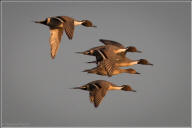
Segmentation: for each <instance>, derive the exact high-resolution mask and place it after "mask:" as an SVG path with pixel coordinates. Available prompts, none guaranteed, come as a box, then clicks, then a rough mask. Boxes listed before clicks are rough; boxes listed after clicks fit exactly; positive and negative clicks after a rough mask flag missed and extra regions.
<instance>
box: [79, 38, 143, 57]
mask: <svg viewBox="0 0 192 128" xmlns="http://www.w3.org/2000/svg"><path fill="white" fill-rule="evenodd" d="M99 41H100V42H102V43H103V44H104V45H102V46H98V47H94V48H91V49H89V50H87V51H84V52H76V53H80V54H84V55H91V56H94V52H95V50H100V49H103V48H105V50H108V49H109V48H110V52H114V53H115V54H118V55H122V56H125V55H126V53H127V52H138V53H141V51H139V50H137V48H136V47H135V46H128V47H125V46H123V45H122V44H120V43H118V42H115V41H112V40H104V39H100V40H99Z"/></svg>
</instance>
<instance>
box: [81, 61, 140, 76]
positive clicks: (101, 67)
mask: <svg viewBox="0 0 192 128" xmlns="http://www.w3.org/2000/svg"><path fill="white" fill-rule="evenodd" d="M83 72H87V73H92V74H97V75H102V76H109V77H111V76H113V75H118V74H120V73H129V74H140V73H138V72H137V71H135V69H132V68H128V69H122V68H119V67H117V66H113V69H112V70H111V72H110V71H108V70H107V69H106V68H105V66H104V65H103V64H99V65H98V66H97V67H95V68H92V69H87V70H84V71H83Z"/></svg>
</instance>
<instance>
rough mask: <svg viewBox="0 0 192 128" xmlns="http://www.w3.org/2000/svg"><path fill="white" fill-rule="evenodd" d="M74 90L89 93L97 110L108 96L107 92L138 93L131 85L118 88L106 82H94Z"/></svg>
mask: <svg viewBox="0 0 192 128" xmlns="http://www.w3.org/2000/svg"><path fill="white" fill-rule="evenodd" d="M72 89H81V90H85V91H89V99H90V102H91V103H93V104H94V107H96V108H97V107H98V106H99V104H100V103H101V101H102V100H103V98H104V96H105V95H106V93H107V91H109V90H123V91H131V92H136V91H135V90H133V89H132V88H131V86H130V85H122V86H117V85H115V84H113V83H111V82H108V81H105V80H96V81H92V82H90V83H87V84H86V85H83V86H80V87H74V88H72Z"/></svg>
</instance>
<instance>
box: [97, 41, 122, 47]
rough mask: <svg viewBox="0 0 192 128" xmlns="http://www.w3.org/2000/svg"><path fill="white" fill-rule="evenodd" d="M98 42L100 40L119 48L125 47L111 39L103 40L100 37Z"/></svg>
mask: <svg viewBox="0 0 192 128" xmlns="http://www.w3.org/2000/svg"><path fill="white" fill-rule="evenodd" d="M99 41H100V42H102V43H103V44H105V45H114V46H117V47H119V48H125V47H124V46H123V45H122V44H120V43H118V42H116V41H112V40H105V39H100V40H99Z"/></svg>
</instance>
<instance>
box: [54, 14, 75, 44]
mask: <svg viewBox="0 0 192 128" xmlns="http://www.w3.org/2000/svg"><path fill="white" fill-rule="evenodd" d="M57 18H59V19H61V20H62V23H63V29H64V30H65V33H66V35H67V36H68V38H69V40H72V38H73V33H74V19H73V18H71V17H68V16H57Z"/></svg>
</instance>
